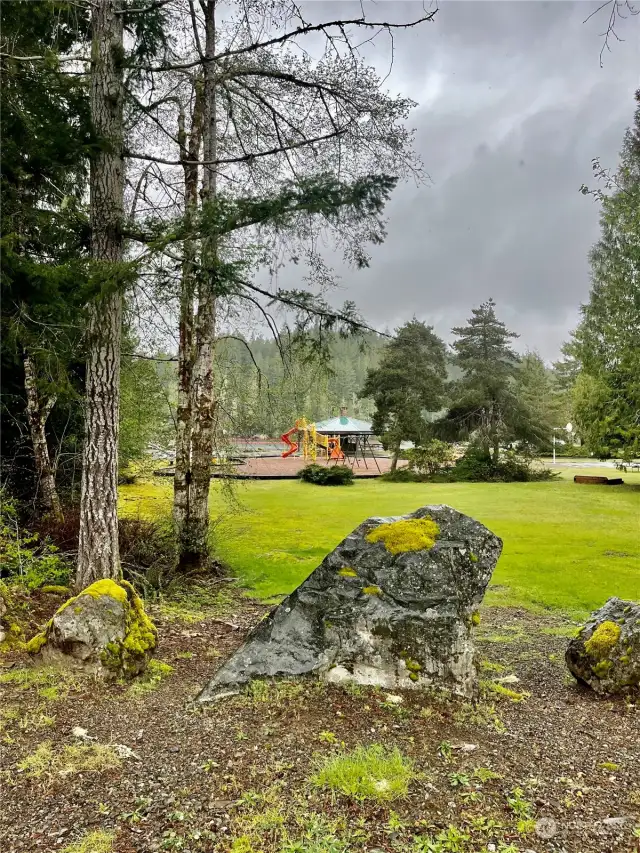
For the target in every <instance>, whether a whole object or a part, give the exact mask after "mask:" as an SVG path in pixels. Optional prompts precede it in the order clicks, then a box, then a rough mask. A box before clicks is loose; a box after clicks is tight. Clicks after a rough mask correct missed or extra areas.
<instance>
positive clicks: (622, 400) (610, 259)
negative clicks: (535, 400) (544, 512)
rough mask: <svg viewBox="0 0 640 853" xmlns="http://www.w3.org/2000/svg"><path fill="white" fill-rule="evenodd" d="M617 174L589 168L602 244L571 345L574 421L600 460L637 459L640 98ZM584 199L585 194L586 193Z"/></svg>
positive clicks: (597, 248) (639, 414)
mask: <svg viewBox="0 0 640 853" xmlns="http://www.w3.org/2000/svg"><path fill="white" fill-rule="evenodd" d="M636 101H637V103H638V107H637V108H636V112H635V120H634V125H633V127H632V128H630V129H629V130H628V131H627V133H626V134H625V138H624V143H623V146H622V151H621V155H620V164H619V167H618V170H617V171H616V172H615V173H614V174H611V173H610V172H608V171H607V170H605V169H602V168H601V166H600V164H599V163H598V161H594V172H595V174H596V176H597V177H598V178H599V179H600V180H601V181H604V184H605V190H606V192H605V191H602V190H596V191H594V192H593V195H594V196H595V197H596V199H597V200H598V201H599V202H600V203H601V217H600V225H601V232H602V233H601V237H600V240H599V241H598V242H597V243H596V245H595V246H594V248H593V250H592V252H591V257H590V260H591V292H590V294H589V301H588V302H587V304H586V305H584V306H583V307H582V320H581V322H580V325H579V326H578V328H577V329H576V331H575V333H574V335H573V338H572V340H571V341H570V344H569V346H570V350H571V354H572V356H573V358H574V361H575V364H576V365H577V367H578V375H577V378H576V381H575V385H574V391H573V397H574V414H575V419H576V422H577V425H578V428H579V429H580V432H581V434H582V436H583V437H584V439H585V443H586V445H587V447H588V449H589V450H590V451H591V452H592V453H595V454H598V455H600V456H603V457H611V456H618V457H621V458H623V459H630V458H633V457H635V456H638V455H640V91H639V92H637V93H636ZM583 191H584V192H585V193H588V192H589V191H588V190H587V188H586V187H584V188H583Z"/></svg>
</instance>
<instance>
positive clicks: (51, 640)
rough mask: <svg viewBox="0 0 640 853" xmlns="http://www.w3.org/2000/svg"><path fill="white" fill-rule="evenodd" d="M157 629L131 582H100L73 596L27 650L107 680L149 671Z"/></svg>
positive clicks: (49, 661) (30, 643) (34, 638)
mask: <svg viewBox="0 0 640 853" xmlns="http://www.w3.org/2000/svg"><path fill="white" fill-rule="evenodd" d="M156 644H157V631H156V629H155V626H154V625H153V622H152V621H151V620H150V619H149V617H148V616H147V614H146V613H145V610H144V606H143V604H142V601H141V600H140V598H139V597H138V595H137V594H136V591H135V590H134V588H133V587H132V586H131V584H130V583H128V582H127V581H119V582H116V581H114V580H108V579H105V580H100V581H96V582H95V583H93V584H91V586H88V587H87V588H86V589H83V590H82V592H81V593H80V594H79V595H76V596H74V597H73V598H70V599H69V600H68V601H65V603H64V604H63V605H62V606H61V607H60V608H59V609H58V610H57V611H56V613H55V615H54V616H53V618H52V619H51V621H50V622H49V623H48V624H47V625H46V627H45V629H44V630H43V631H42V632H41V633H40V634H36V636H35V637H33V638H32V639H31V640H30V641H29V642H28V643H27V651H28V652H29V653H30V654H32V655H37V656H38V657H40V658H41V659H42V660H43V661H44V662H46V663H53V662H59V663H65V664H68V665H72V666H77V667H81V668H83V669H88V670H90V671H92V672H95V673H96V674H99V675H102V676H104V677H112V678H132V677H134V676H136V675H139V674H140V673H142V672H144V670H145V668H146V666H147V663H148V661H149V660H150V658H151V655H152V653H153V651H154V649H155V647H156Z"/></svg>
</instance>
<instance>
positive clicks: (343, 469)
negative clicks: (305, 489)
mask: <svg viewBox="0 0 640 853" xmlns="http://www.w3.org/2000/svg"><path fill="white" fill-rule="evenodd" d="M299 476H300V479H301V480H304V481H305V483H314V484H315V485H316V486H350V485H351V484H352V483H353V479H354V473H353V471H352V470H351V468H348V467H347V466H346V465H307V466H306V468H303V469H302V471H300V474H299Z"/></svg>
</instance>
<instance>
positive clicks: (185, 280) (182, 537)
mask: <svg viewBox="0 0 640 853" xmlns="http://www.w3.org/2000/svg"><path fill="white" fill-rule="evenodd" d="M202 112H203V90H202V85H201V84H198V83H196V93H195V103H194V109H193V115H192V117H191V128H190V131H189V139H188V142H187V138H186V133H185V128H184V116H183V115H182V114H181V116H180V120H179V121H180V125H179V128H178V139H179V142H180V159H181V160H182V162H183V172H184V200H185V218H186V220H187V222H190V221H191V218H192V216H193V214H194V213H195V212H196V211H197V206H198V167H197V166H194V165H192V163H193V161H197V160H198V159H199V157H200V146H201V143H202V118H203V116H202ZM189 161H191V164H190V163H189ZM194 282H195V245H194V241H193V240H192V239H187V240H185V241H184V245H183V261H182V278H181V284H180V320H179V334H180V342H179V347H178V406H177V417H176V423H177V429H176V460H175V473H174V478H173V521H174V527H175V531H176V541H177V543H178V554H179V555H180V562H181V563H183V562H186V563H188V562H189V561H190V559H191V558H190V557H189V554H190V551H191V548H190V532H189V519H190V517H191V511H190V510H191V483H192V472H191V440H192V432H193V405H192V385H193V360H194V352H193V325H194V317H193V300H194V292H195V288H194Z"/></svg>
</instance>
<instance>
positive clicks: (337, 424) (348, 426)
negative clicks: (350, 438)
mask: <svg viewBox="0 0 640 853" xmlns="http://www.w3.org/2000/svg"><path fill="white" fill-rule="evenodd" d="M316 431H317V432H319V433H322V434H326V435H372V434H373V430H372V429H371V424H370V423H369V421H361V420H358V418H349V417H347V416H346V415H341V416H340V417H337V418H329V419H328V420H326V421H316Z"/></svg>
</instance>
